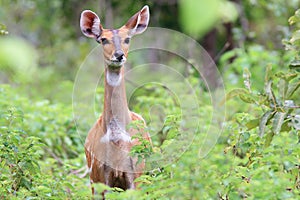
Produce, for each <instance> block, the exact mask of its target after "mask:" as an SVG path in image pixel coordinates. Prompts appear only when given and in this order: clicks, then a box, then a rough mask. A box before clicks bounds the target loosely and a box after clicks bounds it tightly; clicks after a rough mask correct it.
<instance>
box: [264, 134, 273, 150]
mask: <svg viewBox="0 0 300 200" xmlns="http://www.w3.org/2000/svg"><path fill="white" fill-rule="evenodd" d="M273 137H274V132H272V131H270V132H269V133H268V134H267V137H266V142H265V147H268V146H270V144H271V142H272V140H273Z"/></svg>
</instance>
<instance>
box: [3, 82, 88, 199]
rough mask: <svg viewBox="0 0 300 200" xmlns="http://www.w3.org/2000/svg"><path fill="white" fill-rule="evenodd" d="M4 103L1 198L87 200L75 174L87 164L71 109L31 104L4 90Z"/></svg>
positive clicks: (81, 184)
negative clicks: (75, 199) (71, 199)
mask: <svg viewBox="0 0 300 200" xmlns="http://www.w3.org/2000/svg"><path fill="white" fill-rule="evenodd" d="M0 97H1V98H0V99H1V100H0V111H1V112H0V124H1V127H0V163H1V171H0V174H1V184H0V194H1V195H0V197H1V198H4V199H25V198H35V199H45V198H67V197H68V198H72V197H75V196H76V197H87V196H89V195H90V192H88V191H89V190H88V186H87V185H85V181H84V180H83V179H80V178H79V177H77V176H76V175H74V174H73V172H76V171H77V170H78V168H81V166H82V165H83V162H84V161H83V155H82V154H81V155H80V156H79V154H78V152H81V149H82V142H81V138H80V137H79V136H78V135H77V132H76V127H75V124H74V122H73V120H72V117H71V109H70V108H67V107H65V106H62V105H59V104H55V105H51V104H50V103H49V102H48V101H45V100H44V101H39V102H32V101H30V100H29V99H28V98H26V97H22V96H19V95H18V94H17V92H16V90H15V89H13V88H11V87H9V86H5V85H1V87H0ZM86 183H88V181H87V180H86ZM71 191H74V192H75V191H76V193H73V192H71Z"/></svg>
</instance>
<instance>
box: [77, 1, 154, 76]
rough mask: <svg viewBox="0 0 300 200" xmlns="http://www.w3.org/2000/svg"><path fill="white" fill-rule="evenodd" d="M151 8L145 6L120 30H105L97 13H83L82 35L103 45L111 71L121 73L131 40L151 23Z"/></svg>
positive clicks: (81, 22)
mask: <svg viewBox="0 0 300 200" xmlns="http://www.w3.org/2000/svg"><path fill="white" fill-rule="evenodd" d="M149 18H150V14H149V7H148V6H144V7H143V8H142V9H141V10H140V11H139V12H137V13H136V14H135V15H133V16H132V17H131V18H130V19H129V20H128V21H127V23H126V24H125V25H124V26H122V27H121V28H119V29H104V28H103V27H102V25H101V22H100V19H99V17H98V16H97V14H96V13H94V12H92V11H90V10H85V11H83V12H82V13H81V18H80V28H81V31H82V33H83V34H84V35H85V36H87V37H90V38H94V39H95V40H96V41H97V42H98V43H100V44H102V47H103V54H104V60H105V63H106V67H107V68H108V70H110V71H114V72H116V71H120V69H121V67H122V66H123V65H124V63H125V62H126V58H127V55H128V49H129V44H130V39H131V37H132V36H134V35H136V34H140V33H143V32H144V31H145V30H146V28H147V26H148V23H149Z"/></svg>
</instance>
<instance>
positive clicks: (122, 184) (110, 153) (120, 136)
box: [80, 6, 151, 193]
mask: <svg viewBox="0 0 300 200" xmlns="http://www.w3.org/2000/svg"><path fill="white" fill-rule="evenodd" d="M148 22H149V8H148V6H145V7H144V8H143V9H142V10H141V11H139V12H138V13H136V14H135V15H134V16H133V17H131V18H130V19H129V20H128V22H127V23H126V24H125V25H124V26H122V27H121V28H120V29H117V30H111V29H103V28H102V25H101V23H100V19H99V18H98V16H97V15H96V14H95V13H94V12H92V11H88V10H87V11H83V12H82V14H81V19H80V26H81V30H82V32H83V34H84V35H86V36H87V37H91V38H95V39H96V40H97V41H98V42H102V43H103V54H104V58H105V62H106V66H105V95H104V109H103V113H102V115H101V116H100V117H99V119H98V120H97V122H96V123H95V124H94V126H93V127H92V128H91V130H90V131H89V133H88V136H87V138H86V141H85V145H84V147H85V154H86V160H87V166H88V168H89V170H90V180H91V183H97V182H101V183H104V184H106V185H108V186H110V187H119V188H122V189H124V190H126V189H135V188H136V186H137V183H135V182H134V180H135V179H136V178H137V177H139V176H140V175H141V174H142V172H143V169H144V167H145V163H144V162H142V163H139V164H137V158H133V157H131V156H130V155H129V152H130V150H131V148H132V147H133V146H134V145H137V144H139V141H138V139H132V136H134V135H135V134H142V135H143V138H144V139H146V140H148V141H150V143H151V140H150V137H149V135H148V133H146V132H145V131H144V129H143V128H142V129H141V130H136V129H133V128H128V127H127V126H128V125H129V124H130V123H131V122H132V121H136V120H142V121H143V122H144V120H143V118H142V117H141V116H139V115H137V114H136V113H134V112H131V111H130V110H129V109H128V105H127V100H126V91H125V81H124V67H123V64H124V62H125V61H126V58H127V54H128V49H129V44H128V43H126V42H125V40H126V39H128V38H131V37H132V36H133V35H135V34H140V33H142V32H143V31H145V29H146V28H147V25H148ZM104 41H105V42H104ZM120 52H121V54H120ZM119 55H121V56H119ZM108 77H113V78H112V79H111V80H110V78H108ZM116 80H117V81H116ZM118 80H120V81H118ZM144 125H145V122H144ZM145 126H146V125H145ZM92 190H93V188H92ZM93 193H94V190H93Z"/></svg>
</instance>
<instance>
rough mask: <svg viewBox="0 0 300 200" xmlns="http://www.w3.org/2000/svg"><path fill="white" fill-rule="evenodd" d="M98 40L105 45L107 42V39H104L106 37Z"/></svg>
mask: <svg viewBox="0 0 300 200" xmlns="http://www.w3.org/2000/svg"><path fill="white" fill-rule="evenodd" d="M100 40H101V43H102V44H103V45H106V44H108V43H109V41H108V39H106V38H101V39H100Z"/></svg>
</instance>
